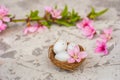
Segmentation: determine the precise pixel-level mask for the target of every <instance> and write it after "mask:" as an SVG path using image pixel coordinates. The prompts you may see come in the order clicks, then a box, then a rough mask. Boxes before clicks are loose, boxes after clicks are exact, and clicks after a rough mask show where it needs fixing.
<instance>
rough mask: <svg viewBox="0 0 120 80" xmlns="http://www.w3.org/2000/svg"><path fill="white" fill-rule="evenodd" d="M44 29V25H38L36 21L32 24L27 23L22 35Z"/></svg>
mask: <svg viewBox="0 0 120 80" xmlns="http://www.w3.org/2000/svg"><path fill="white" fill-rule="evenodd" d="M45 29H47V27H46V26H43V25H40V24H38V23H36V24H33V25H32V24H30V23H28V25H27V27H26V28H25V29H24V35H26V34H28V33H33V32H42V31H44V30H45Z"/></svg>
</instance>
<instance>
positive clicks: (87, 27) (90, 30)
mask: <svg viewBox="0 0 120 80" xmlns="http://www.w3.org/2000/svg"><path fill="white" fill-rule="evenodd" d="M92 22H93V21H92V20H89V19H88V18H85V19H83V20H82V21H81V22H79V23H77V27H78V28H79V29H80V30H81V31H82V33H83V35H85V36H86V37H88V38H89V39H92V38H93V37H94V35H95V33H96V31H95V28H94V26H93V25H92Z"/></svg>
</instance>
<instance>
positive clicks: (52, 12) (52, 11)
mask: <svg viewBox="0 0 120 80" xmlns="http://www.w3.org/2000/svg"><path fill="white" fill-rule="evenodd" d="M45 12H47V13H49V14H50V15H51V16H52V18H54V19H61V18H62V16H61V10H57V9H53V8H52V7H45Z"/></svg>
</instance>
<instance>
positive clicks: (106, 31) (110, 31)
mask: <svg viewBox="0 0 120 80" xmlns="http://www.w3.org/2000/svg"><path fill="white" fill-rule="evenodd" d="M103 32H104V33H105V34H111V33H112V28H109V29H105V30H103Z"/></svg>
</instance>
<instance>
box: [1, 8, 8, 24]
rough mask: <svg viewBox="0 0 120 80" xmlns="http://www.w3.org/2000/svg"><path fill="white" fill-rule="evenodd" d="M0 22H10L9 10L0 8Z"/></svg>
mask: <svg viewBox="0 0 120 80" xmlns="http://www.w3.org/2000/svg"><path fill="white" fill-rule="evenodd" d="M0 20H3V21H4V22H9V21H10V18H9V17H8V9H7V8H6V7H4V6H0Z"/></svg>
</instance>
